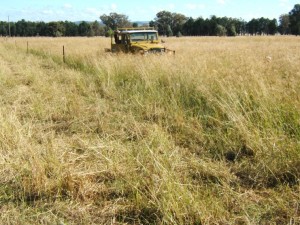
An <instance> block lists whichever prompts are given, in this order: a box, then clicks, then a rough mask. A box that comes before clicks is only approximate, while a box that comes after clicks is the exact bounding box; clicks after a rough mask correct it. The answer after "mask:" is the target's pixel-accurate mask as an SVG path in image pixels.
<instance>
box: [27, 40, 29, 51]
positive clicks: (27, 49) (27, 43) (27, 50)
mask: <svg viewBox="0 0 300 225" xmlns="http://www.w3.org/2000/svg"><path fill="white" fill-rule="evenodd" d="M28 52H29V50H28V41H27V54H28Z"/></svg>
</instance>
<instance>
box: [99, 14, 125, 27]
mask: <svg viewBox="0 0 300 225" xmlns="http://www.w3.org/2000/svg"><path fill="white" fill-rule="evenodd" d="M100 19H101V21H102V22H103V24H105V25H106V27H107V28H108V29H112V30H115V29H117V28H118V27H119V28H121V27H130V26H131V23H130V21H129V20H128V16H126V15H124V14H118V13H115V12H112V13H110V14H109V15H106V14H103V15H101V16H100Z"/></svg>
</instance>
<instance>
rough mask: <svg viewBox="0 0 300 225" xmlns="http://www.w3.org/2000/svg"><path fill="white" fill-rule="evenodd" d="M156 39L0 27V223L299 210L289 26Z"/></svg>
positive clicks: (239, 216)
mask: <svg viewBox="0 0 300 225" xmlns="http://www.w3.org/2000/svg"><path fill="white" fill-rule="evenodd" d="M163 39H164V40H165V41H166V43H165V45H166V46H167V47H168V48H170V49H174V50H176V55H175V56H169V55H146V56H139V55H124V54H120V55H112V54H109V53H104V48H107V47H109V46H110V39H109V38H100V37H98V38H10V39H6V38H1V39H0V105H1V107H0V212H1V213H0V224H69V225H71V224H297V223H300V211H299V202H300V193H299V192H300V186H299V179H300V99H299V98H300V39H299V37H292V36H285V37H284V36H282V37H281V36H279V37H235V38H226V37H222V38H221V37H189V38H188V37H182V38H163ZM27 42H28V47H29V48H28V51H27ZM62 46H64V47H65V54H66V55H65V57H66V58H65V59H66V62H65V63H63V60H62Z"/></svg>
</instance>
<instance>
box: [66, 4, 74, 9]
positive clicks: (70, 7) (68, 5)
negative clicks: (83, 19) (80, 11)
mask: <svg viewBox="0 0 300 225" xmlns="http://www.w3.org/2000/svg"><path fill="white" fill-rule="evenodd" d="M72 8H73V6H72V5H71V4H68V3H66V4H64V9H72Z"/></svg>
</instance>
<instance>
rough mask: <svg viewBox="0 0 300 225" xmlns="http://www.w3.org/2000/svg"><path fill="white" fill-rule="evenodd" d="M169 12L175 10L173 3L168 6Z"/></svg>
mask: <svg viewBox="0 0 300 225" xmlns="http://www.w3.org/2000/svg"><path fill="white" fill-rule="evenodd" d="M167 7H168V10H174V9H175V5H174V4H173V3H171V4H168V6H167Z"/></svg>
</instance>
